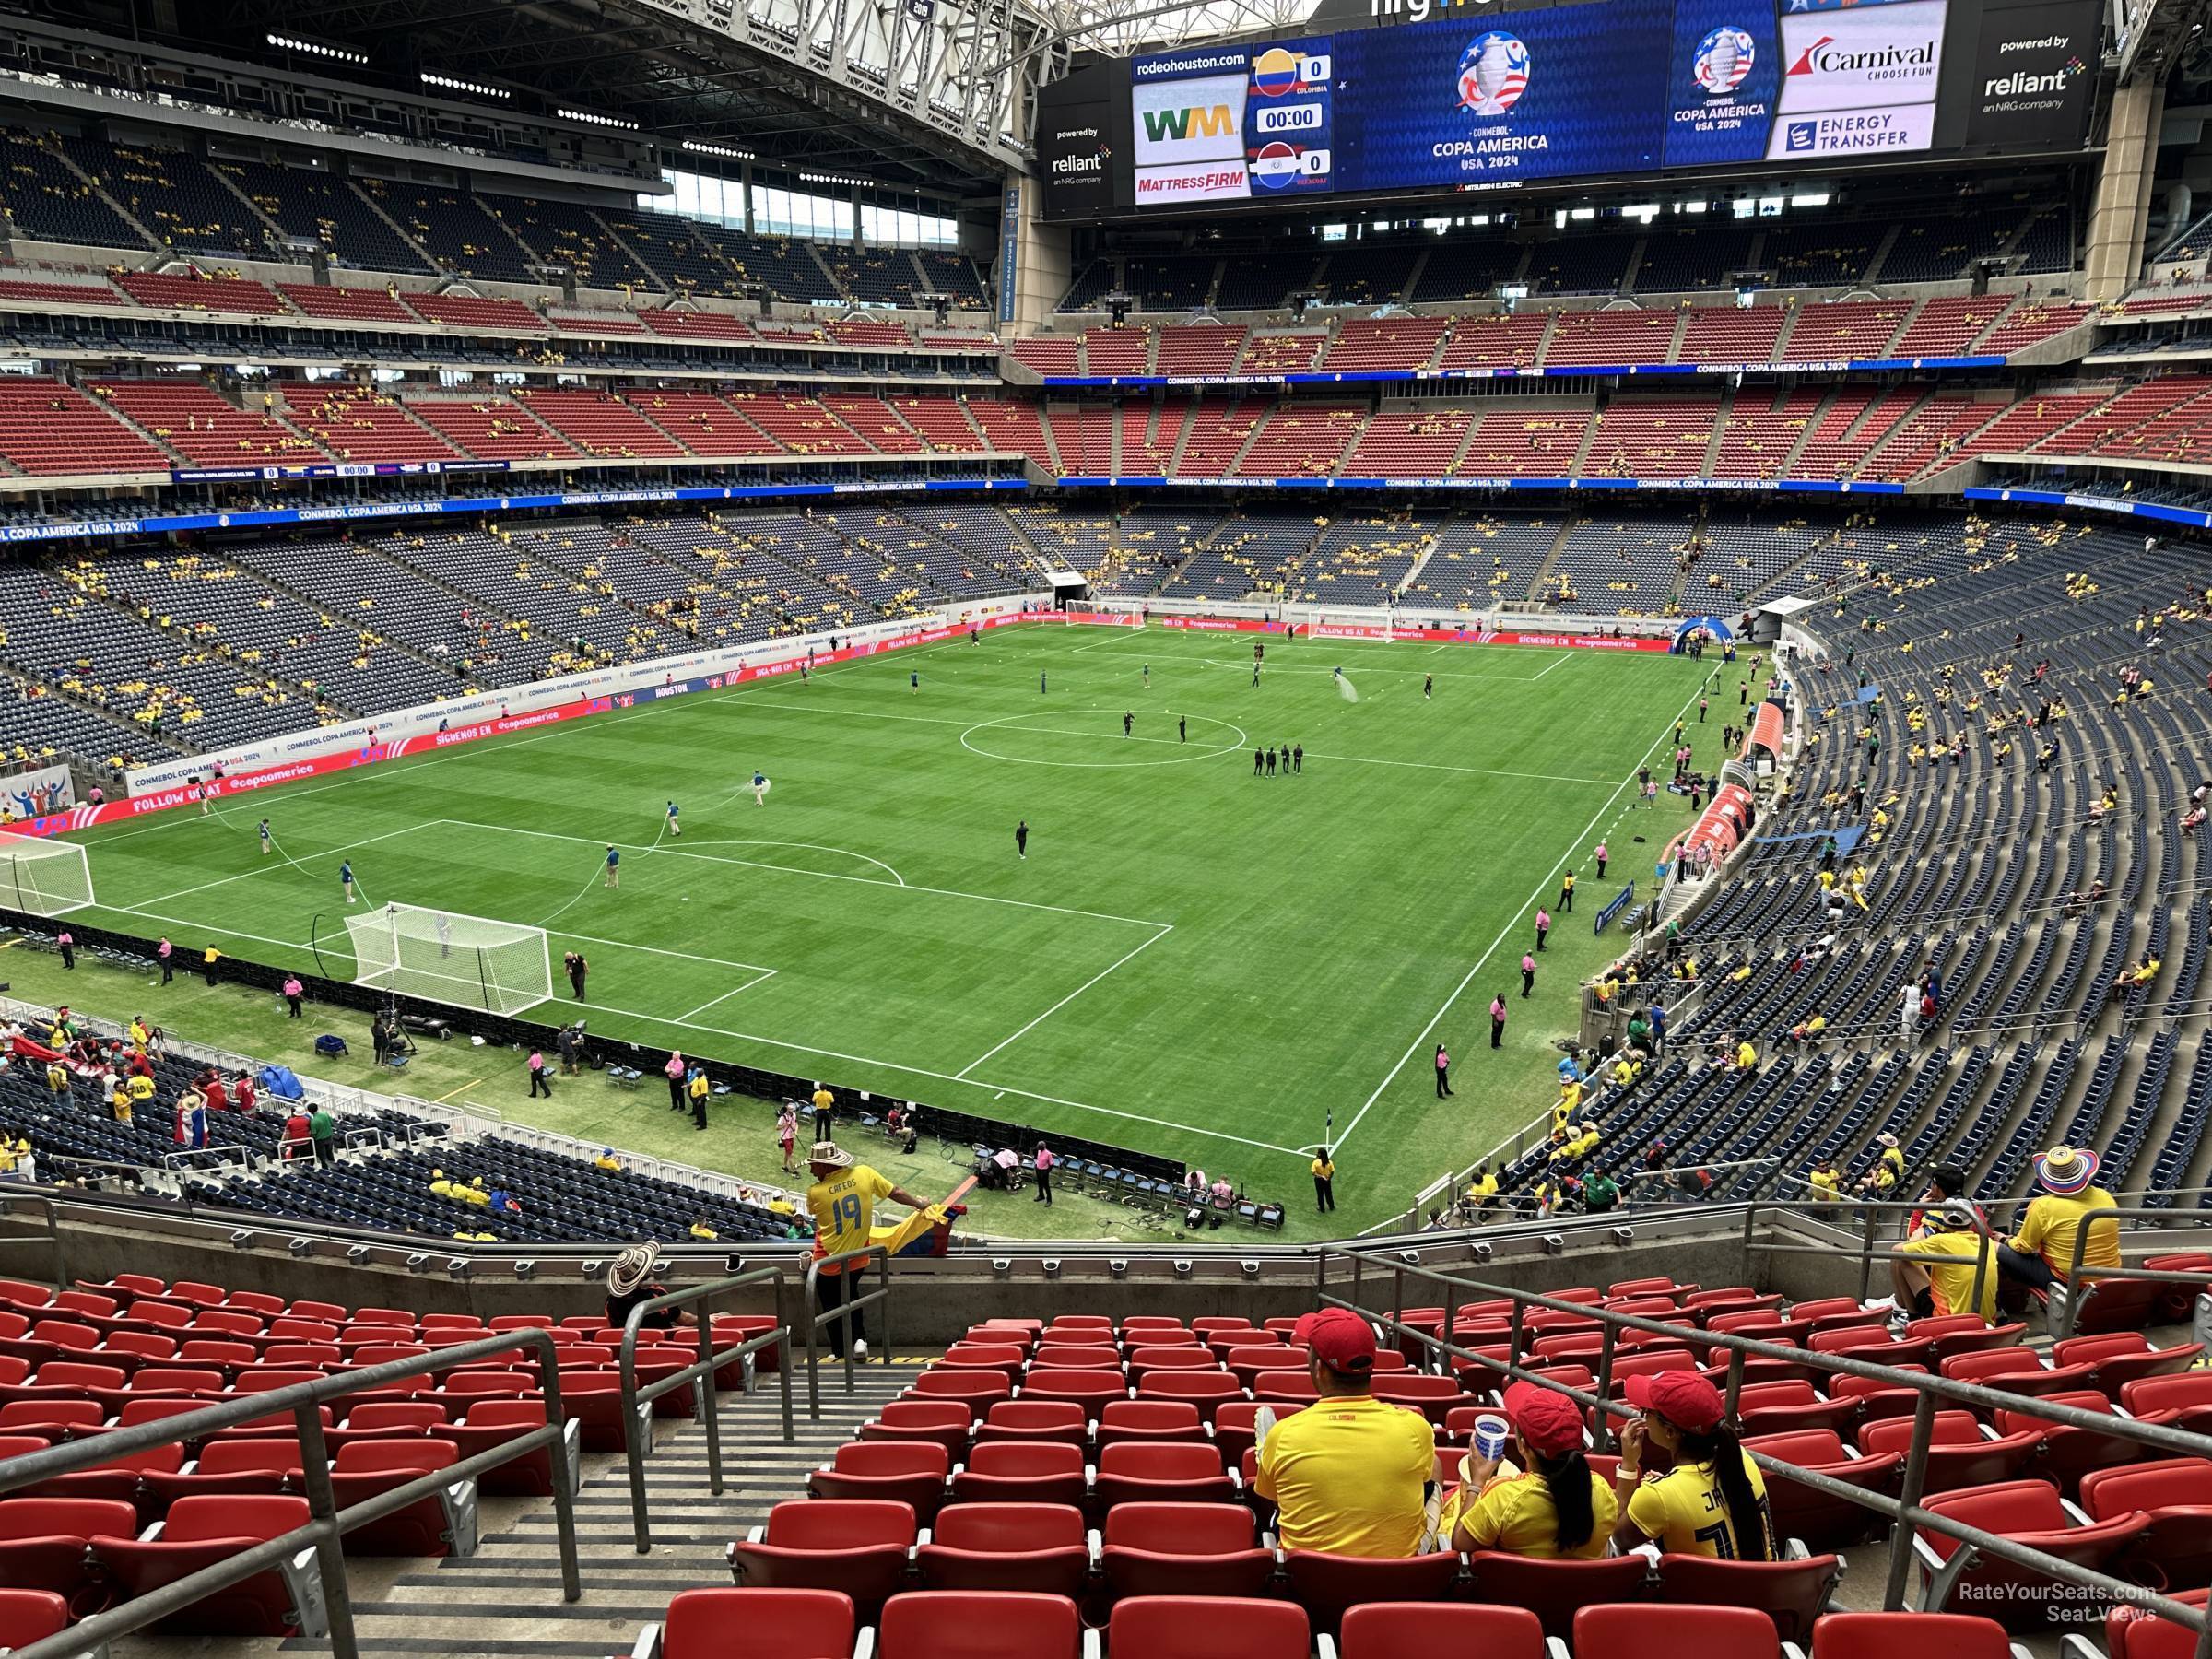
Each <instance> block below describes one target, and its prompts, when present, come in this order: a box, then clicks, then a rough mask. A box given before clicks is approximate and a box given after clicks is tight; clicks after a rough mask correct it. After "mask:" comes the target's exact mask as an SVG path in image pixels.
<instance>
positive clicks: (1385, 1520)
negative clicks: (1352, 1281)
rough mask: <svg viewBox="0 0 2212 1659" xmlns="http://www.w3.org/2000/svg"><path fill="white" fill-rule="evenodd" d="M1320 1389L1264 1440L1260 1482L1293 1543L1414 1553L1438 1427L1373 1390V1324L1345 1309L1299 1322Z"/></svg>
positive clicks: (1300, 1339) (1364, 1552)
mask: <svg viewBox="0 0 2212 1659" xmlns="http://www.w3.org/2000/svg"><path fill="white" fill-rule="evenodd" d="M1291 1340H1292V1341H1293V1342H1297V1343H1302V1344H1304V1345H1305V1346H1306V1347H1307V1348H1308V1350H1309V1351H1310V1352H1311V1353H1312V1377H1313V1386H1314V1388H1315V1390H1316V1391H1317V1392H1318V1393H1319V1394H1320V1396H1321V1397H1320V1398H1319V1399H1317V1400H1316V1401H1315V1402H1314V1403H1313V1404H1312V1405H1311V1406H1307V1407H1306V1408H1305V1409H1304V1410H1303V1411H1301V1412H1300V1413H1298V1414H1297V1415H1296V1416H1295V1417H1289V1418H1284V1419H1283V1420H1282V1421H1281V1422H1279V1423H1277V1425H1276V1426H1275V1428H1274V1429H1273V1430H1270V1431H1269V1432H1268V1434H1267V1436H1266V1438H1265V1440H1263V1441H1261V1442H1260V1450H1259V1460H1258V1461H1259V1469H1258V1473H1257V1475H1256V1476H1255V1477H1254V1478H1253V1490H1254V1491H1256V1492H1257V1493H1259V1495H1260V1496H1261V1497H1263V1498H1265V1499H1268V1500H1272V1501H1273V1503H1274V1504H1275V1507H1276V1529H1277V1533H1278V1534H1279V1535H1280V1536H1281V1538H1282V1543H1283V1547H1284V1548H1286V1549H1318V1550H1322V1551H1324V1552H1326V1553H1328V1554H1330V1555H1351V1556H1371V1557H1384V1556H1410V1555H1412V1554H1413V1553H1414V1551H1415V1550H1417V1549H1418V1548H1419V1547H1420V1542H1421V1535H1422V1533H1423V1531H1424V1530H1425V1529H1426V1525H1427V1521H1426V1516H1425V1514H1424V1512H1423V1505H1424V1503H1425V1502H1426V1501H1427V1498H1428V1487H1429V1483H1430V1481H1431V1480H1432V1479H1433V1478H1434V1477H1435V1473H1436V1431H1435V1430H1432V1429H1431V1428H1430V1426H1429V1422H1428V1419H1427V1418H1423V1417H1422V1416H1421V1415H1420V1414H1419V1413H1418V1412H1416V1411H1408V1410H1406V1408H1405V1407H1404V1406H1393V1405H1391V1404H1390V1403H1389V1402H1387V1401H1384V1400H1378V1399H1376V1398H1375V1397H1374V1394H1373V1392H1372V1390H1373V1386H1374V1371H1375V1332H1374V1327H1373V1326H1371V1325H1370V1324H1368V1323H1367V1321H1365V1320H1364V1319H1361V1318H1360V1317H1359V1315H1358V1314H1357V1313H1354V1312H1351V1311H1350V1310H1348V1309H1345V1308H1324V1309H1323V1310H1322V1311H1321V1312H1318V1313H1309V1314H1307V1315H1306V1316H1305V1317H1304V1318H1302V1319H1300V1321H1299V1322H1298V1328H1297V1330H1296V1331H1295V1332H1293V1333H1292V1335H1291Z"/></svg>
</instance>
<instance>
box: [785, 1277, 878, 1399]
mask: <svg viewBox="0 0 2212 1659" xmlns="http://www.w3.org/2000/svg"><path fill="white" fill-rule="evenodd" d="M868 1261H873V1262H875V1263H877V1265H879V1266H880V1267H881V1268H882V1269H883V1276H882V1281H881V1282H880V1283H879V1284H878V1285H877V1287H876V1288H875V1289H873V1290H871V1291H869V1292H868V1293H867V1294H866V1295H865V1296H854V1295H853V1292H852V1289H851V1286H852V1283H853V1276H854V1275H855V1274H856V1272H858V1271H860V1270H857V1269H853V1268H852V1267H851V1266H850V1265H848V1264H851V1263H853V1262H868ZM826 1267H828V1268H833V1269H834V1270H835V1271H836V1272H839V1273H842V1274H845V1275H846V1276H847V1277H846V1279H845V1284H846V1290H845V1296H844V1300H842V1301H841V1303H840V1304H839V1305H838V1308H837V1311H836V1312H834V1313H832V1314H830V1317H829V1318H827V1319H824V1318H823V1317H822V1305H821V1302H820V1300H818V1294H817V1287H818V1285H819V1284H820V1283H821V1275H822V1270H823V1269H824V1268H826ZM890 1294H891V1253H890V1252H889V1250H888V1249H886V1248H885V1247H884V1246H883V1245H881V1244H864V1245H862V1246H861V1247H860V1248H859V1249H858V1250H848V1251H846V1252H845V1253H843V1254H841V1255H833V1256H816V1257H815V1258H814V1259H813V1260H811V1261H809V1262H808V1263H807V1264H806V1415H807V1416H808V1417H809V1418H814V1419H816V1420H819V1419H820V1418H821V1415H822V1389H821V1377H820V1360H819V1359H818V1356H817V1354H816V1351H815V1349H816V1345H817V1343H818V1340H819V1332H820V1327H821V1326H823V1325H825V1324H834V1325H836V1326H838V1327H839V1328H840V1330H841V1333H842V1334H843V1335H844V1336H845V1338H846V1340H845V1343H844V1349H845V1354H844V1360H845V1392H846V1393H847V1394H851V1393H852V1392H853V1363H854V1361H853V1335H852V1326H853V1317H854V1316H855V1315H856V1314H858V1313H860V1312H864V1311H865V1310H866V1309H868V1308H871V1307H873V1306H874V1305H875V1304H876V1303H877V1302H879V1301H886V1300H888V1298H889V1296H890ZM882 1332H883V1349H882V1352H883V1359H884V1361H885V1363H886V1364H888V1363H889V1361H890V1358H891V1315H890V1310H889V1309H888V1307H887V1308H886V1309H885V1310H884V1314H883V1325H882Z"/></svg>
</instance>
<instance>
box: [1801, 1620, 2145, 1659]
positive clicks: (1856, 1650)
mask: <svg viewBox="0 0 2212 1659" xmlns="http://www.w3.org/2000/svg"><path fill="white" fill-rule="evenodd" d="M1812 1659H2012V1639H2011V1638H2010V1637H2009V1636H2007V1635H2006V1633H2005V1627H2004V1626H2003V1625H2001V1624H1999V1623H1998V1622H1997V1621H1996V1620H1995V1619H1994V1618H1972V1617H1971V1616H1969V1615H1967V1614H1963V1613H1830V1615H1829V1616H1828V1617H1827V1618H1823V1619H1822V1620H1821V1621H1820V1622H1819V1623H1818V1624H1817V1625H1815V1626H1814V1627H1813V1653H1812ZM2112 1659H2120V1650H2119V1649H2118V1648H2114V1649H2113V1650H2112Z"/></svg>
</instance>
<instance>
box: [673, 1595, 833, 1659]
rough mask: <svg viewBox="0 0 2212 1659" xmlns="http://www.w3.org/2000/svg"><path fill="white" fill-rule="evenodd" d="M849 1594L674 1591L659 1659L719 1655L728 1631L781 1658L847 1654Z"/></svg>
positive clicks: (726, 1643) (725, 1650)
mask: <svg viewBox="0 0 2212 1659" xmlns="http://www.w3.org/2000/svg"><path fill="white" fill-rule="evenodd" d="M853 1624H854V1618H853V1598H852V1597H851V1596H849V1595H844V1594H840V1593H839V1592H837V1591H835V1590H733V1589H729V1588H726V1587H725V1588H722V1589H715V1590H679V1591H678V1592H677V1594H676V1596H675V1598H674V1599H673V1600H671V1601H670V1602H669V1604H668V1615H667V1618H666V1620H665V1623H664V1624H663V1625H662V1630H661V1644H662V1652H663V1654H664V1659H719V1656H720V1655H723V1654H726V1653H729V1651H730V1636H731V1632H732V1631H734V1630H742V1631H744V1632H745V1641H746V1645H747V1647H748V1648H750V1649H753V1650H755V1651H757V1652H759V1653H779V1654H783V1655H785V1656H786V1659H814V1656H815V1655H820V1656H821V1659H844V1656H845V1655H847V1654H850V1653H852V1652H853Z"/></svg>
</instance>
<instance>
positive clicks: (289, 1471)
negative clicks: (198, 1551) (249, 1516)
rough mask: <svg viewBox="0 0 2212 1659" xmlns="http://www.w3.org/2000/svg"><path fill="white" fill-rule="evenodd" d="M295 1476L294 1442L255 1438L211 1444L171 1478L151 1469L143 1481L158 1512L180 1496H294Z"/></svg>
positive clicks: (297, 1449)
mask: <svg viewBox="0 0 2212 1659" xmlns="http://www.w3.org/2000/svg"><path fill="white" fill-rule="evenodd" d="M299 1479H300V1442H299V1441H296V1440H291V1439H287V1438H281V1437H278V1436H275V1435H272V1436H269V1437H267V1438H265V1439H257V1440H249V1439H240V1440H220V1439H218V1440H211V1441H208V1442H207V1444H206V1446H205V1447H204V1448H202V1450H201V1452H200V1456H199V1461H198V1462H197V1463H195V1464H194V1465H192V1467H191V1468H190V1469H185V1470H180V1471H178V1472H177V1473H176V1474H173V1475H171V1474H164V1473H162V1472H160V1471H158V1470H157V1471H152V1472H149V1473H148V1474H147V1475H146V1476H145V1477H144V1480H145V1483H146V1490H147V1496H148V1497H149V1498H150V1499H151V1500H152V1501H153V1506H154V1508H155V1509H156V1511H157V1512H159V1511H162V1510H166V1509H168V1508H169V1506H170V1505H171V1504H172V1503H174V1502H175V1501H176V1500H178V1499H180V1498H195V1497H207V1498H232V1497H241V1498H242V1497H253V1496H266V1495H269V1494H272V1493H277V1492H293V1493H297V1492H298V1491H299V1490H300V1488H299V1486H298V1484H297V1483H298V1481H299Z"/></svg>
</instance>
